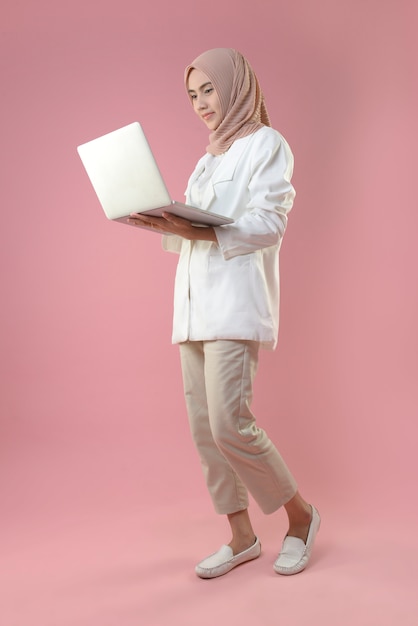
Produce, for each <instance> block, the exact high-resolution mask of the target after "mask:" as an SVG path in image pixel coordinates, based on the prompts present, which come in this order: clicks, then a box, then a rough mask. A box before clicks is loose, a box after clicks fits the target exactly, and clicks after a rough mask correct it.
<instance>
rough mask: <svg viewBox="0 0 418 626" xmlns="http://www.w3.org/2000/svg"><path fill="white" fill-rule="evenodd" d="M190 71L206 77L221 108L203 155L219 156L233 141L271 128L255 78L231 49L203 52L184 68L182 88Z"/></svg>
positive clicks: (237, 53)
mask: <svg viewBox="0 0 418 626" xmlns="http://www.w3.org/2000/svg"><path fill="white" fill-rule="evenodd" d="M193 69H196V70H200V71H201V72H203V73H204V74H206V76H207V77H208V78H209V80H210V82H211V83H212V85H213V86H214V88H215V90H216V93H217V94H218V97H219V101H220V105H221V113H222V122H221V123H220V124H219V126H218V128H217V129H216V130H214V131H213V132H211V133H210V135H209V145H208V146H207V148H206V150H207V152H209V153H210V154H213V155H219V154H222V153H224V152H226V151H227V150H228V148H230V146H231V145H232V144H233V143H234V141H235V140H236V139H240V138H241V137H246V136H247V135H250V134H252V133H254V132H255V131H256V130H258V129H259V128H262V127H263V126H271V124H270V119H269V116H268V113H267V109H266V106H265V104H264V96H263V94H262V92H261V89H260V86H259V84H258V80H257V77H256V75H255V74H254V72H253V70H252V68H251V66H250V64H249V63H248V61H247V60H246V59H245V58H244V57H243V56H242V54H240V53H239V52H237V51H236V50H233V49H232V48H214V49H213V50H208V51H207V52H204V53H203V54H201V55H200V56H198V57H197V58H196V59H195V60H194V61H193V62H192V63H191V64H190V65H188V66H187V67H186V70H185V73H184V81H185V84H186V89H187V83H188V78H189V75H190V72H191V71H192V70H193Z"/></svg>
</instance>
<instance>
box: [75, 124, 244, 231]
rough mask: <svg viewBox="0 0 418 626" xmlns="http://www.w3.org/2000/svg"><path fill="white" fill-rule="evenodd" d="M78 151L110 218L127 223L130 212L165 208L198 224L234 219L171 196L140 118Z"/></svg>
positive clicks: (158, 212) (154, 211) (156, 212)
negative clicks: (184, 202) (187, 203)
mask: <svg viewBox="0 0 418 626" xmlns="http://www.w3.org/2000/svg"><path fill="white" fill-rule="evenodd" d="M77 152H78V154H79V156H80V158H81V161H82V163H83V165H84V168H85V170H86V172H87V174H88V176H89V178H90V181H91V184H92V185H93V188H94V190H95V192H96V195H97V197H98V199H99V202H100V204H101V205H102V208H103V210H104V212H105V215H106V217H107V218H108V219H110V220H115V221H117V222H124V223H127V220H128V219H129V216H130V214H131V213H145V214H146V215H157V216H161V215H162V213H163V211H166V212H170V213H174V214H175V215H179V216H180V217H184V218H185V219H188V220H190V221H191V222H193V224H195V225H197V226H219V225H221V224H230V223H232V222H233V220H232V219H230V218H228V217H225V216H223V215H218V214H217V213H212V212H210V211H204V210H203V209H198V208H196V207H192V206H189V205H186V204H183V203H181V202H176V201H174V200H172V199H171V197H170V194H169V193H168V190H167V187H166V185H165V183H164V180H163V178H162V176H161V173H160V171H159V169H158V166H157V163H156V161H155V159H154V156H153V154H152V152H151V148H150V146H149V144H148V141H147V138H146V137H145V134H144V131H143V129H142V127H141V125H140V124H139V122H133V123H132V124H128V125H127V126H123V127H122V128H119V129H117V130H114V131H113V132H110V133H107V134H106V135H103V136H101V137H98V138H97V139H93V140H92V141H88V142H87V143H84V144H82V145H80V146H78V147H77Z"/></svg>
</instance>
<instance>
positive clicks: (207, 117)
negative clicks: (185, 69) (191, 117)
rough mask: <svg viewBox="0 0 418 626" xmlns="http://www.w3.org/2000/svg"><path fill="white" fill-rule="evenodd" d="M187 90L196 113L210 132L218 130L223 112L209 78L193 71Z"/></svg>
mask: <svg viewBox="0 0 418 626" xmlns="http://www.w3.org/2000/svg"><path fill="white" fill-rule="evenodd" d="M187 90H188V93H189V96H190V99H191V101H192V104H193V108H194V110H195V113H197V115H198V116H199V117H200V118H201V119H202V121H203V122H204V123H205V124H206V126H207V127H208V128H209V130H216V129H217V128H218V126H219V124H220V123H221V122H222V112H221V105H220V102H219V98H218V94H217V93H216V91H215V88H214V86H213V85H212V83H211V82H210V80H209V78H208V77H207V76H206V74H204V73H203V72H201V71H200V70H196V69H193V70H191V72H190V74H189V78H188V81H187Z"/></svg>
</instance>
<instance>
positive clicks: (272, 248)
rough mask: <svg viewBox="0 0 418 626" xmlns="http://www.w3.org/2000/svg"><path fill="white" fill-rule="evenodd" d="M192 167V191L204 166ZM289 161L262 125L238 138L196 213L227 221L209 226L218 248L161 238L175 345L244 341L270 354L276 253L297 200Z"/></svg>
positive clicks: (286, 150)
mask: <svg viewBox="0 0 418 626" xmlns="http://www.w3.org/2000/svg"><path fill="white" fill-rule="evenodd" d="M208 158H210V157H209V155H205V156H204V157H203V158H202V159H200V161H199V162H198V163H197V166H196V168H195V170H194V172H193V173H192V175H191V177H190V180H189V183H188V186H187V190H186V202H187V203H190V191H191V188H192V186H193V184H194V183H195V182H196V180H197V179H198V177H199V176H200V174H202V172H203V171H204V168H205V162H206V161H207V159H208ZM292 173H293V155H292V152H291V150H290V147H289V145H288V144H287V142H286V141H285V139H284V138H283V137H282V136H281V135H280V134H279V133H278V132H277V131H275V130H273V129H272V128H269V127H263V128H261V129H260V130H258V131H257V132H255V133H253V134H252V135H249V136H247V137H243V138H242V139H238V140H237V141H235V142H234V144H233V145H232V146H231V147H230V149H229V150H228V152H227V153H226V154H225V155H224V157H223V158H222V161H221V163H220V164H219V166H218V167H217V169H216V170H215V172H214V174H213V177H212V179H211V184H209V185H207V187H206V191H205V192H204V195H203V197H202V205H201V208H203V209H205V210H208V209H210V210H211V211H214V212H215V213H220V214H222V215H226V216H228V217H232V218H233V219H234V220H235V221H234V223H233V224H228V225H224V226H218V227H216V228H215V232H216V236H217V239H218V245H216V244H215V243H212V242H208V241H188V240H185V239H182V238H179V237H176V236H165V237H163V247H164V249H166V250H169V251H173V252H179V253H180V258H179V262H178V266H177V272H176V279H175V288H174V319H173V336H172V340H173V343H180V342H183V341H201V340H214V339H247V340H253V341H258V342H259V343H260V344H261V345H262V347H265V348H270V349H273V348H274V347H275V346H276V343H277V335H278V328H279V263H278V260H279V249H280V244H281V240H282V237H283V234H284V231H285V228H286V224H287V214H288V212H289V211H290V209H291V208H292V204H293V199H294V196H295V191H294V188H293V187H292V185H291V182H290V180H291V177H292Z"/></svg>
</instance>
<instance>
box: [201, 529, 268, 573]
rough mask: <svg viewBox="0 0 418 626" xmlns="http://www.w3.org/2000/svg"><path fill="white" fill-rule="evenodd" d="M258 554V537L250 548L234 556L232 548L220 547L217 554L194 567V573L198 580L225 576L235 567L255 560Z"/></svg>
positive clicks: (259, 550)
mask: <svg viewBox="0 0 418 626" xmlns="http://www.w3.org/2000/svg"><path fill="white" fill-rule="evenodd" d="M260 554H261V544H260V541H259V539H258V537H256V539H255V542H254V543H253V545H252V546H250V547H249V548H247V550H244V551H243V552H240V553H239V554H236V555H235V556H234V553H233V551H232V548H230V547H229V546H222V547H221V548H220V549H219V550H218V552H215V553H214V554H211V555H210V556H208V557H207V558H206V559H204V560H203V561H201V562H200V563H199V564H198V565H196V568H195V571H196V574H197V575H198V576H200V578H216V577H217V576H223V575H224V574H227V573H228V572H230V571H231V569H233V568H234V567H236V566H237V565H241V563H245V562H246V561H252V560H253V559H256V558H257V557H259V556H260Z"/></svg>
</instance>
